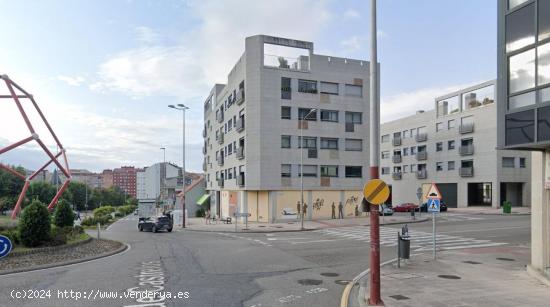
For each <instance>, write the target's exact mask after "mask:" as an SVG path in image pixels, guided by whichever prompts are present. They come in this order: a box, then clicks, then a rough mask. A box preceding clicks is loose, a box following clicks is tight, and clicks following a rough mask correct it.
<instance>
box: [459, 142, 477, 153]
mask: <svg viewBox="0 0 550 307" xmlns="http://www.w3.org/2000/svg"><path fill="white" fill-rule="evenodd" d="M459 152H460V155H461V156H471V155H473V154H474V145H473V144H471V145H465V146H460V148H459Z"/></svg>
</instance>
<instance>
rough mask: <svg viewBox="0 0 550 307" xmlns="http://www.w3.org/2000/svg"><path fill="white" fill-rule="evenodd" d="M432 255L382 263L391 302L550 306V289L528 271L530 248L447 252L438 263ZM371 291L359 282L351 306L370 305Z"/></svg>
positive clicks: (385, 297) (385, 289)
mask: <svg viewBox="0 0 550 307" xmlns="http://www.w3.org/2000/svg"><path fill="white" fill-rule="evenodd" d="M503 255H504V256H503ZM431 256H432V255H431V254H423V255H417V256H411V260H410V261H408V263H407V264H405V265H402V266H401V268H399V269H398V268H397V265H396V263H395V262H394V263H391V264H388V265H386V266H384V267H382V270H381V284H382V300H383V301H384V303H385V306H541V307H542V306H549V302H550V287H548V286H547V285H545V284H543V283H541V282H539V281H538V280H536V279H535V278H532V277H530V276H529V275H528V273H527V272H526V270H525V267H524V263H525V262H526V261H528V257H529V249H526V248H523V249H519V248H515V249H513V248H510V247H497V248H491V249H484V250H483V251H481V250H473V249H472V250H463V251H461V252H442V253H440V254H438V259H437V260H435V261H434V260H432V257H431ZM499 258H500V259H499ZM368 278H369V276H368V275H366V276H365V277H364V278H363V279H362V280H361V281H360V282H359V284H363V285H365V282H366V281H368ZM365 293H367V296H368V285H366V288H363V287H358V286H355V287H354V291H352V293H351V296H350V304H349V306H366V304H365V302H364V299H363V300H362V299H361V298H364V297H365Z"/></svg>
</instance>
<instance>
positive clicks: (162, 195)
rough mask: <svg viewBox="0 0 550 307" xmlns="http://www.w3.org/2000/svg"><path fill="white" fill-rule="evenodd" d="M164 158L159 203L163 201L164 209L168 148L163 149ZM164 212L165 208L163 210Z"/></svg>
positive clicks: (161, 169)
mask: <svg viewBox="0 0 550 307" xmlns="http://www.w3.org/2000/svg"><path fill="white" fill-rule="evenodd" d="M160 150H162V154H163V158H162V166H161V167H160V196H159V201H161V200H162V206H163V207H164V179H165V178H166V148H165V147H161V148H160ZM162 209H163V211H164V208H162Z"/></svg>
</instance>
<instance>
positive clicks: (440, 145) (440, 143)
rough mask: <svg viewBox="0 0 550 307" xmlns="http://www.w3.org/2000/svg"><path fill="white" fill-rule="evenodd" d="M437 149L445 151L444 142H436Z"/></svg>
mask: <svg viewBox="0 0 550 307" xmlns="http://www.w3.org/2000/svg"><path fill="white" fill-rule="evenodd" d="M435 151H443V142H437V143H435Z"/></svg>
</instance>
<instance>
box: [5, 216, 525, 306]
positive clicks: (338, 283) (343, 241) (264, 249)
mask: <svg viewBox="0 0 550 307" xmlns="http://www.w3.org/2000/svg"><path fill="white" fill-rule="evenodd" d="M437 221H438V224H437V233H438V242H439V247H441V248H442V249H443V251H440V252H441V253H444V252H445V251H444V250H445V249H447V250H456V249H471V250H472V251H475V250H476V249H484V248H494V247H507V249H506V250H509V251H510V253H512V254H513V257H511V258H514V259H515V260H516V261H515V262H514V265H519V264H521V265H523V264H527V263H528V261H529V252H528V251H529V250H528V246H529V242H530V234H529V231H530V216H500V215H470V214H456V213H442V214H441V215H440V216H439V217H438V219H437ZM136 225H137V218H135V217H134V216H129V217H127V218H124V219H122V220H120V221H118V222H117V223H115V224H113V225H112V226H111V227H110V228H108V230H106V231H104V232H103V233H102V235H103V237H105V238H109V239H113V240H119V241H122V242H125V243H127V244H128V245H129V246H130V249H129V250H127V251H126V252H124V253H122V254H118V255H114V256H111V257H108V258H103V259H98V260H95V261H92V262H87V263H82V264H76V265H72V266H67V267H60V268H52V269H47V270H42V271H35V272H27V273H19V274H13V275H5V276H2V278H1V279H0V302H2V305H10V306H74V305H82V306H97V305H101V306H131V305H145V304H147V303H146V302H148V300H143V299H142V300H139V298H136V297H133V298H121V296H122V295H123V292H125V291H127V290H128V289H131V291H143V290H151V291H152V290H158V291H170V292H171V295H175V294H177V293H178V292H181V293H180V298H176V299H175V298H173V296H172V298H168V297H165V298H160V299H158V300H155V301H161V302H162V303H164V304H165V305H166V306H181V305H186V306H242V305H244V306H286V305H294V306H337V305H339V303H340V298H341V294H342V290H343V288H344V286H345V281H348V280H351V279H353V278H354V277H355V276H356V275H358V274H359V273H361V272H362V271H364V270H365V269H367V268H368V266H369V232H368V231H369V229H368V227H363V226H353V227H338V228H330V229H321V230H315V231H306V232H279V233H248V234H247V233H204V232H193V231H186V230H183V231H175V232H173V233H150V232H138V231H137V228H136ZM400 229H401V225H394V226H383V227H381V230H380V234H381V262H384V261H387V260H390V259H393V258H395V257H396V237H397V231H400ZM431 229H432V223H431V221H427V222H424V223H417V224H409V231H410V233H411V237H412V241H411V253H413V254H415V253H431ZM502 257H507V256H506V255H504V254H503V255H502ZM152 281H153V282H152ZM383 287H384V284H382V288H383ZM13 290H16V291H17V290H19V291H23V290H45V291H47V290H51V297H50V298H26V299H23V298H20V299H13V298H10V295H13ZM58 290H59V291H65V290H67V291H71V290H73V291H79V293H81V295H82V296H83V297H84V296H89V295H90V293H93V297H87V298H80V299H79V300H78V301H75V299H71V298H70V297H69V298H66V297H64V296H63V295H61V296H60V293H59V292H58ZM98 291H99V292H98ZM103 291H104V292H103ZM115 291H118V292H117V293H116V295H118V298H100V297H104V296H105V295H109V294H108V293H111V292H112V293H113V294H114V293H115ZM185 292H187V298H185V296H186V295H185ZM61 294H63V293H61ZM94 297H95V298H94ZM150 306H153V305H150Z"/></svg>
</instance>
